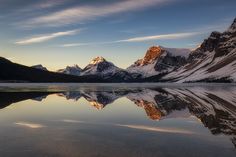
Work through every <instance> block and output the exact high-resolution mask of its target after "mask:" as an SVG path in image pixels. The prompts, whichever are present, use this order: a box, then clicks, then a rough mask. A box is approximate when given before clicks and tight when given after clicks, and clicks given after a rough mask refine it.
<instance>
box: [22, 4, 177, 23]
mask: <svg viewBox="0 0 236 157" xmlns="http://www.w3.org/2000/svg"><path fill="white" fill-rule="evenodd" d="M169 1H173V0H126V1H121V2H116V3H112V4H108V5H104V4H103V5H98V4H97V5H96V6H95V5H94V6H93V5H86V6H76V7H71V8H67V9H62V10H60V11H57V12H54V13H49V14H47V15H43V16H39V17H35V18H32V19H29V20H28V21H26V23H25V25H27V26H62V25H68V24H73V23H83V22H84V21H87V20H94V19H97V18H99V17H105V16H110V15H112V14H117V13H123V12H127V11H136V10H139V9H143V8H146V7H151V6H154V5H155V6H157V5H162V4H165V3H167V2H169Z"/></svg>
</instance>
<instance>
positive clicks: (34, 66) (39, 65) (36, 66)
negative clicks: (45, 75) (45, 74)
mask: <svg viewBox="0 0 236 157" xmlns="http://www.w3.org/2000/svg"><path fill="white" fill-rule="evenodd" d="M31 67H32V68H36V69H40V70H44V71H48V69H47V68H46V67H44V66H42V65H41V64H38V65H33V66H31Z"/></svg>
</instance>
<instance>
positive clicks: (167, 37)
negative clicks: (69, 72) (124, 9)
mask: <svg viewBox="0 0 236 157" xmlns="http://www.w3.org/2000/svg"><path fill="white" fill-rule="evenodd" d="M199 34H202V33H201V32H188V33H174V34H162V35H154V36H143V37H135V38H129V39H124V40H116V41H110V42H91V43H70V44H64V45H61V47H76V46H87V45H104V44H115V43H123V42H144V41H150V40H171V39H183V38H188V37H191V36H195V35H199Z"/></svg>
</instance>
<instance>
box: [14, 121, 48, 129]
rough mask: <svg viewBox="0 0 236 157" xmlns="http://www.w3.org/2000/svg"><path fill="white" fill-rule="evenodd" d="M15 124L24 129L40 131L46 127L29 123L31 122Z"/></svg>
mask: <svg viewBox="0 0 236 157" xmlns="http://www.w3.org/2000/svg"><path fill="white" fill-rule="evenodd" d="M15 124H16V125H19V126H24V127H27V128H31V129H39V128H43V127H45V126H44V125H41V124H36V123H29V122H17V123H15Z"/></svg>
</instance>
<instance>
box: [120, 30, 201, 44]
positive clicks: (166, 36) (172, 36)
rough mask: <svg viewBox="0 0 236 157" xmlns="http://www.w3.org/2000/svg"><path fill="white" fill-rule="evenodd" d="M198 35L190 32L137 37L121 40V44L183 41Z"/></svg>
mask: <svg viewBox="0 0 236 157" xmlns="http://www.w3.org/2000/svg"><path fill="white" fill-rule="evenodd" d="M198 34H199V32H190V33H174V34H163V35H154V36H143V37H135V38H129V39H125V40H120V42H142V41H149V40H160V39H181V38H187V37H191V36H195V35H198Z"/></svg>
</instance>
